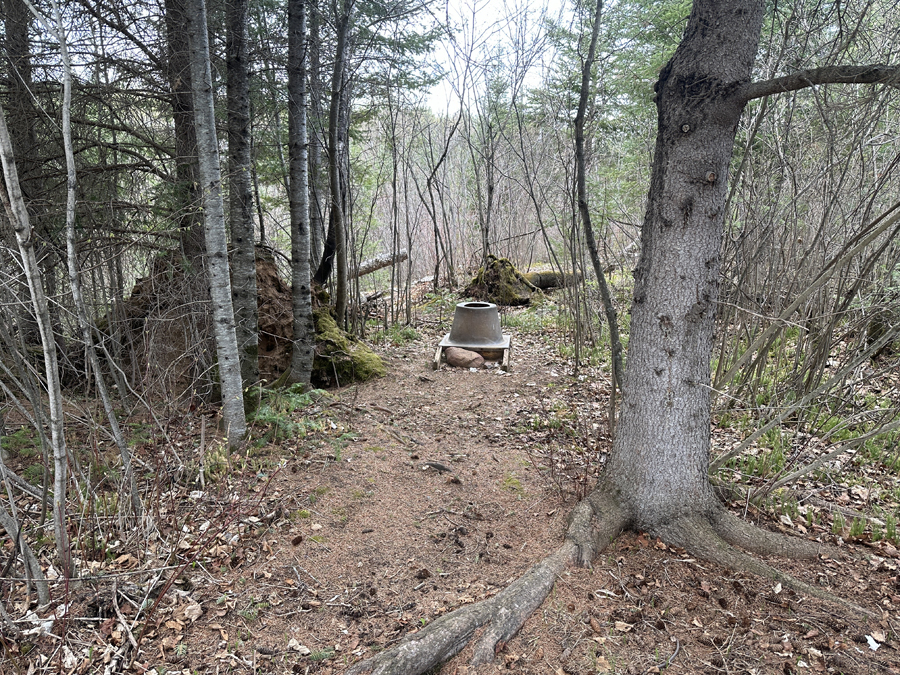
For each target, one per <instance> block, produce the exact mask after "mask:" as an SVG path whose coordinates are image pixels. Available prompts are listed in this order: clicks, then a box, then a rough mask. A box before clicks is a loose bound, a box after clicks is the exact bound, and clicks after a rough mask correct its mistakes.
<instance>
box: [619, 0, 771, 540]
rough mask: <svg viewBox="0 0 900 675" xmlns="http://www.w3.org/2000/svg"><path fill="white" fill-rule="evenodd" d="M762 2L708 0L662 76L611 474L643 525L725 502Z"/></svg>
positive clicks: (657, 526) (653, 527)
mask: <svg viewBox="0 0 900 675" xmlns="http://www.w3.org/2000/svg"><path fill="white" fill-rule="evenodd" d="M763 11H764V3H762V2H759V1H757V0H749V1H748V0H724V1H721V0H720V1H712V0H697V2H695V3H694V9H693V12H692V13H691V16H690V19H689V20H688V25H687V28H686V30H685V34H684V37H683V39H682V42H681V44H680V45H679V47H678V49H677V50H676V52H675V55H674V56H673V57H672V59H671V61H669V63H668V65H666V67H665V68H664V69H663V70H662V72H661V73H660V77H659V81H658V82H657V84H656V105H657V110H658V133H657V140H656V149H655V155H654V161H653V171H652V175H651V183H650V195H649V201H648V204H647V211H646V214H645V216H644V223H643V227H642V231H641V241H642V255H641V259H640V262H639V263H638V267H637V270H636V272H635V287H634V298H633V304H632V319H631V337H630V339H629V349H628V366H627V370H626V373H625V383H624V384H625V386H624V396H623V400H622V412H621V417H620V421H619V433H618V435H617V437H616V442H615V444H614V447H613V451H612V454H611V456H610V461H609V470H608V471H609V473H608V478H607V481H608V482H610V483H612V484H613V485H615V486H616V487H617V488H618V495H619V498H620V499H621V500H622V501H623V502H624V503H625V504H626V505H627V506H628V510H629V511H630V512H631V514H632V516H633V517H634V520H635V523H634V524H635V525H636V526H637V527H639V528H643V529H647V530H649V531H651V532H654V533H657V534H660V535H662V534H665V532H663V531H662V530H666V529H667V528H669V527H670V525H671V524H672V523H676V522H677V521H678V520H679V518H681V517H687V516H693V517H696V516H697V515H698V511H699V510H700V507H701V505H703V508H713V504H714V499H713V496H712V491H711V489H710V485H709V479H708V477H707V469H708V466H709V444H710V405H711V396H710V388H709V384H710V358H711V355H712V338H713V327H714V321H715V315H716V301H717V297H718V281H719V250H720V246H721V240H722V233H723V231H724V219H725V213H724V204H725V196H726V188H727V182H728V181H727V173H728V164H729V161H730V159H731V152H732V146H733V144H734V137H735V133H736V130H737V123H738V120H739V119H740V116H741V112H742V111H743V107H744V103H743V101H742V100H741V97H740V96H741V89H742V87H743V86H744V85H746V84H747V83H748V82H749V80H750V72H751V69H752V67H753V61H754V58H755V56H756V49H757V43H758V40H759V35H760V30H761V27H762V17H763Z"/></svg>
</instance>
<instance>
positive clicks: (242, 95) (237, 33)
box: [225, 0, 259, 389]
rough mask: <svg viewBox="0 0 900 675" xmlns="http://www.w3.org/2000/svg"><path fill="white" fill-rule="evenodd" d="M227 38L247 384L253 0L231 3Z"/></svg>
mask: <svg viewBox="0 0 900 675" xmlns="http://www.w3.org/2000/svg"><path fill="white" fill-rule="evenodd" d="M227 12H228V34H227V38H226V41H225V51H226V61H227V64H226V67H227V71H228V96H227V98H228V188H229V210H228V219H229V222H230V225H231V228H230V229H231V244H232V247H233V252H232V255H231V278H232V297H233V302H234V320H235V334H236V337H237V343H238V355H239V357H240V362H241V379H242V380H243V384H244V388H245V389H246V388H249V387H252V386H253V385H255V384H256V383H258V382H259V340H258V335H259V311H258V309H257V290H256V247H255V243H254V236H253V191H252V181H251V178H252V176H251V157H250V78H249V73H248V69H249V64H248V59H249V56H248V46H247V45H248V41H249V34H248V21H249V18H248V14H249V3H248V0H232V2H229V3H228V5H227Z"/></svg>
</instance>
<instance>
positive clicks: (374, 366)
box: [312, 307, 387, 387]
mask: <svg viewBox="0 0 900 675" xmlns="http://www.w3.org/2000/svg"><path fill="white" fill-rule="evenodd" d="M330 309H331V308H330V307H319V308H318V309H316V310H315V311H314V312H313V317H314V318H315V321H316V355H315V358H314V359H313V371H312V382H313V384H314V385H316V386H318V387H327V386H335V385H337V386H343V385H346V384H349V383H350V382H364V381H366V380H370V379H372V378H373V377H383V376H384V375H385V373H386V372H387V371H386V370H385V368H384V364H383V363H382V362H381V357H379V356H378V354H376V353H375V352H373V351H372V350H371V349H369V348H368V347H366V345H364V344H363V343H362V342H360V341H359V340H356V339H355V338H353V337H352V336H350V335H348V334H347V333H345V332H344V331H342V330H341V329H340V328H338V325H337V322H336V321H335V320H334V317H333V316H332V315H331V312H330Z"/></svg>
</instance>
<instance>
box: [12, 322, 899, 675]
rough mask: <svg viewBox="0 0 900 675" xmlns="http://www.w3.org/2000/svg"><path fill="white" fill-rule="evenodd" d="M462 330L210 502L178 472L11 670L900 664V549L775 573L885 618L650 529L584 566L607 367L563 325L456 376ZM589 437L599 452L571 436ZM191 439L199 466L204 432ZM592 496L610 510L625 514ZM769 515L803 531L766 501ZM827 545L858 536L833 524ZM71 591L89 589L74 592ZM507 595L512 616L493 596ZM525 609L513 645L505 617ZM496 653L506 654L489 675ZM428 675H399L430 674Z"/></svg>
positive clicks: (429, 344)
mask: <svg viewBox="0 0 900 675" xmlns="http://www.w3.org/2000/svg"><path fill="white" fill-rule="evenodd" d="M420 330H421V329H420ZM442 330H444V327H435V329H434V331H433V334H428V335H426V336H425V337H423V338H422V339H420V340H417V341H414V342H412V343H409V344H406V345H403V346H390V345H387V346H382V347H381V348H380V350H379V351H380V352H381V353H382V354H383V355H384V357H385V360H386V364H387V365H388V370H389V374H388V376H387V377H385V378H383V379H381V380H376V381H372V382H369V383H365V384H363V385H360V386H359V387H358V388H348V389H344V390H341V391H339V392H336V393H335V394H334V395H333V396H332V397H331V398H326V399H323V400H321V401H320V402H319V403H318V404H317V408H316V409H315V410H308V411H300V413H299V415H306V416H308V417H309V418H310V419H315V420H317V421H318V422H319V424H318V427H317V428H318V429H319V430H318V431H316V430H315V429H313V428H312V427H310V431H309V432H308V435H307V436H305V437H299V436H294V437H292V438H289V439H288V440H285V441H283V442H282V443H281V445H267V446H263V447H261V448H252V447H251V448H248V449H247V450H245V452H244V453H243V455H242V457H243V458H244V460H246V461H244V460H241V461H238V460H234V462H233V463H234V466H235V471H234V474H233V475H232V476H230V477H227V476H225V475H220V476H219V478H218V479H217V481H216V482H215V483H213V482H212V481H210V482H208V483H207V486H206V490H205V491H204V494H203V495H202V496H201V495H199V494H198V488H199V486H198V485H196V484H195V483H191V482H189V481H178V480H176V481H175V482H174V483H172V484H171V486H170V487H169V488H168V490H169V491H166V492H164V493H161V494H160V497H161V499H159V500H158V502H157V503H159V504H160V509H161V512H160V514H159V515H160V517H161V518H162V519H163V520H162V521H161V522H171V523H176V524H178V527H177V528H171V529H170V528H161V529H160V530H159V532H158V533H157V534H155V535H154V538H152V540H144V539H140V540H139V539H138V538H136V536H137V535H133V536H132V538H131V539H128V540H126V541H125V542H124V544H123V545H122V546H121V547H120V548H118V549H117V551H116V556H113V557H109V556H106V557H102V556H101V557H100V558H99V559H95V560H92V561H85V562H84V564H85V565H87V564H90V569H91V570H92V572H91V573H89V574H87V575H86V576H87V577H88V578H87V580H86V581H83V582H80V583H79V584H77V585H75V586H73V587H71V589H70V591H69V595H68V600H69V601H70V602H71V610H70V613H69V615H68V619H67V620H66V624H65V632H64V638H63V641H62V644H61V643H60V640H59V637H60V636H59V635H57V637H56V638H51V637H49V636H47V637H43V638H36V637H34V636H32V637H29V638H27V639H26V640H24V641H18V642H15V641H11V642H9V644H10V645H12V647H11V649H10V650H8V651H7V652H6V653H5V654H4V656H3V660H2V661H0V672H7V671H9V672H15V670H14V663H15V664H18V665H20V666H22V668H23V672H27V671H28V668H29V667H30V666H33V667H34V672H49V669H50V667H51V666H52V665H53V663H54V661H52V660H48V661H43V660H41V657H40V655H41V654H43V655H44V656H47V657H48V658H51V659H52V658H56V657H55V656H54V655H61V656H65V657H66V658H67V659H68V661H66V663H72V664H74V666H73V667H75V668H79V669H81V668H83V670H81V671H80V672H86V673H102V672H104V668H106V667H107V666H108V665H109V664H108V663H105V662H104V658H106V656H108V657H109V658H110V659H111V660H112V661H116V663H122V662H125V663H127V662H129V661H131V660H134V662H135V664H136V665H135V668H138V667H146V668H147V669H148V670H152V669H156V672H157V673H161V672H162V669H165V670H166V671H167V672H172V671H176V670H179V671H183V670H185V669H187V670H189V671H191V672H193V671H195V670H196V671H197V672H198V673H214V672H216V669H217V668H218V669H219V672H223V671H227V670H229V669H230V670H231V671H232V672H248V673H249V672H251V670H252V669H253V668H256V669H257V670H260V669H262V670H265V671H266V672H273V673H297V672H299V673H306V672H309V673H322V674H325V673H331V674H332V675H337V674H339V673H346V672H349V671H351V669H352V668H354V667H357V666H358V664H361V663H363V662H364V659H368V658H371V657H373V656H375V657H376V658H377V657H378V656H379V655H381V654H385V653H387V652H388V650H390V649H391V648H392V647H396V646H397V645H400V644H402V642H403V641H404V640H410V641H412V642H417V640H416V637H417V636H420V637H422V638H425V639H429V638H428V636H429V635H431V634H437V633H443V634H444V635H454V636H455V637H456V643H455V644H456V645H459V646H461V647H462V651H461V652H460V653H459V654H457V655H456V656H455V657H453V658H450V659H449V661H447V662H446V663H445V664H444V665H443V666H440V667H439V669H438V671H436V672H440V673H444V674H447V675H449V674H454V673H467V674H468V675H472V674H473V673H481V672H497V668H498V666H499V667H500V668H502V669H503V670H507V671H510V672H515V673H527V674H532V673H533V674H535V675H537V674H541V675H544V674H546V673H558V672H563V673H568V674H578V675H588V674H589V673H590V674H593V673H598V672H611V673H612V672H615V673H645V672H648V671H649V672H653V671H652V669H653V668H656V667H660V666H661V665H665V664H666V663H667V662H669V661H670V660H671V666H672V672H681V673H718V672H726V671H727V672H756V673H784V672H807V670H808V671H809V672H825V671H827V669H828V668H833V669H834V671H835V672H845V673H866V672H891V669H892V668H893V669H898V668H900V657H898V654H900V653H898V651H897V650H896V646H897V637H896V635H895V633H894V627H895V625H896V622H897V619H898V612H900V609H898V608H900V583H898V569H897V563H898V561H897V558H896V555H897V553H896V551H895V550H894V549H893V548H892V547H890V546H889V545H886V544H879V545H872V546H861V545H856V546H849V547H845V549H844V550H845V551H846V552H847V553H851V554H853V555H848V556H839V557H836V558H834V559H821V560H818V561H815V562H814V563H812V564H810V563H809V562H807V563H796V562H792V561H790V560H782V559H779V560H777V561H769V562H771V563H772V564H774V566H776V567H778V568H780V569H784V570H786V571H788V572H790V573H791V574H793V575H794V576H796V577H797V578H799V579H802V580H803V581H805V582H806V583H809V584H811V585H812V586H814V587H816V588H821V589H827V590H830V591H831V592H833V593H834V594H835V595H837V596H840V597H843V598H847V599H851V600H853V601H854V602H856V603H857V604H859V605H862V606H863V607H865V608H866V609H869V610H872V611H876V612H878V613H879V615H878V617H877V618H876V619H874V620H863V619H861V618H859V617H857V616H856V615H854V614H853V613H851V612H846V611H844V610H842V609H840V608H839V607H836V606H835V605H833V604H831V603H828V602H824V601H822V600H820V599H817V598H815V597H814V596H810V595H808V594H807V593H805V592H802V591H797V590H795V589H792V588H791V587H790V586H789V585H788V584H786V583H784V582H778V581H770V580H767V579H765V578H763V577H760V576H757V575H755V574H748V573H740V572H735V571H734V570H733V569H729V568H728V567H725V566H720V565H715V564H710V563H707V562H705V561H703V560H702V559H700V557H699V556H696V555H692V554H691V553H689V552H688V551H687V550H686V549H683V548H678V547H673V546H669V545H666V544H664V543H662V542H661V541H659V540H658V539H656V538H654V537H651V536H649V535H646V534H642V533H627V532H626V533H623V534H622V535H620V536H619V537H618V538H616V539H615V540H614V541H613V542H612V543H611V544H610V545H609V546H608V547H607V548H606V549H605V550H604V551H603V552H602V553H600V554H599V555H598V556H596V557H593V556H591V555H588V556H587V557H588V558H590V557H593V568H592V569H587V568H582V567H578V566H576V565H573V564H571V563H572V560H573V559H574V558H577V556H578V554H579V551H578V550H577V549H576V548H575V546H574V544H567V543H565V542H564V535H565V533H566V532H567V531H568V530H569V528H570V527H571V525H570V523H569V521H568V515H569V513H570V512H571V510H572V508H573V507H574V506H575V504H576V503H577V498H578V496H580V494H583V490H584V488H585V487H586V485H589V484H592V483H593V481H595V480H596V478H597V476H596V475H594V473H593V471H594V468H595V467H597V466H599V465H600V462H601V461H602V459H603V457H604V451H605V449H606V445H607V441H606V440H605V439H604V438H603V437H602V428H603V426H602V425H603V420H604V415H605V410H606V401H605V400H604V396H605V391H604V388H603V385H602V378H601V377H600V375H599V374H596V373H590V372H588V373H586V374H587V375H589V377H587V378H585V379H583V380H578V379H576V378H571V377H570V376H569V375H568V374H567V373H568V372H570V370H569V366H568V365H567V364H565V363H564V362H562V361H559V360H557V359H556V358H555V357H554V356H553V354H554V350H553V344H552V340H553V336H552V335H550V336H549V339H550V341H549V342H548V341H547V340H548V338H547V337H546V336H540V337H539V336H536V335H529V334H517V333H514V334H513V340H514V344H515V345H516V351H515V354H516V364H515V365H516V368H515V370H514V371H513V372H511V373H509V374H502V373H499V372H497V371H490V370H483V371H480V372H476V373H472V372H469V371H463V370H457V369H451V368H444V369H442V370H440V371H437V372H433V371H431V370H429V369H428V366H427V360H428V357H429V355H430V352H431V351H432V350H433V345H434V344H436V341H437V340H439V339H440V337H441V335H442V334H443V333H442V332H441V331H442ZM576 413H577V414H576ZM183 424H184V425H187V424H192V422H191V421H190V420H185V422H184V423H183ZM567 425H568V426H567ZM594 425H597V428H596V429H595V428H594ZM588 430H590V431H588ZM582 431H583V432H584V438H579V442H578V446H579V448H580V450H579V452H576V451H575V450H573V448H572V446H573V443H572V442H571V439H572V438H573V436H575V437H577V436H578V434H580V433H582ZM172 433H173V436H172V439H173V441H175V442H176V443H178V444H179V448H180V452H181V453H182V456H183V458H184V459H185V460H186V461H187V462H190V461H191V460H192V457H191V456H190V454H189V453H190V448H191V447H192V446H191V443H190V440H191V439H192V438H194V439H195V438H196V434H197V428H196V426H195V427H192V428H188V427H187V426H184V428H183V429H182V428H180V427H179V428H177V429H172ZM566 439H569V440H568V441H566ZM145 459H146V458H145ZM193 459H194V460H196V458H193ZM282 465H283V467H282V468H280V469H279V467H280V466H282ZM234 495H240V499H239V500H238V501H237V502H234V501H233V496H234ZM583 504H584V505H583V506H582V507H581V509H582V512H583V513H585V511H587V512H589V513H590V514H591V515H593V512H594V511H595V510H597V511H602V509H604V508H608V506H607V505H605V504H604V502H603V501H602V500H601V501H599V502H597V503H596V504H591V503H590V502H583ZM235 505H237V506H235ZM595 507H596V508H595ZM744 507H745V505H744V504H743V503H741V504H740V505H737V508H738V509H739V510H740V511H741V512H742V511H743V509H744ZM613 511H614V509H613ZM614 518H615V516H614V514H613V519H611V520H609V521H608V522H611V523H614V522H615V519H614ZM749 520H750V521H752V522H753V524H756V525H761V526H762V527H764V528H775V527H776V526H780V524H779V523H778V520H777V519H776V518H771V517H769V516H767V515H764V514H759V513H757V512H756V511H754V510H753V508H752V506H751V507H750V509H749ZM574 522H576V523H581V524H582V525H585V526H586V529H584V530H583V531H582V533H581V534H577V535H576V539H581V540H584V539H585V535H586V534H588V533H590V536H596V535H597V533H596V532H594V531H593V530H592V527H593V526H588V525H587V520H586V519H582V520H580V521H579V520H575V521H574ZM596 522H597V521H594V524H596ZM176 533H177V534H178V536H177V537H176V536H175V534H176ZM614 533H615V531H614V529H611V530H610V531H608V532H607V533H606V534H605V536H601V538H605V539H610V538H612V536H613V534H614ZM600 534H601V535H603V533H600ZM809 535H810V536H811V537H814V538H820V539H822V540H823V541H824V542H826V543H833V542H834V537H833V536H832V535H831V533H830V527H829V528H828V529H824V528H819V529H816V528H815V526H812V527H811V528H810V532H809ZM142 536H143V535H142ZM588 538H589V537H588ZM138 545H140V548H138ZM584 552H586V551H584ZM548 555H549V556H550V557H549V558H548ZM541 561H544V562H543V563H542V565H543V566H542V567H538V568H534V565H535V564H536V563H541ZM172 564H177V565H179V567H175V568H167V565H172ZM116 574H118V575H122V576H118V577H117V576H115V575H116ZM157 577H159V578H160V582H158V583H157V585H156V590H155V591H154V593H158V592H159V589H160V588H161V587H162V586H163V584H164V583H165V582H166V581H167V580H168V579H169V578H170V577H171V578H172V579H173V583H172V584H171V585H169V586H168V588H167V590H166V592H165V593H164V594H163V595H162V596H161V599H160V600H159V602H158V603H156V605H155V606H154V609H153V611H152V614H151V615H150V616H149V618H147V617H146V616H144V615H140V616H136V607H137V606H140V604H141V602H142V600H143V597H144V594H145V593H146V592H148V589H149V587H150V586H151V585H153V584H152V581H153V580H154V579H156V578H157ZM113 579H115V580H116V583H115V584H114V583H113V581H112V580H113ZM548 591H549V595H547V597H546V598H544V595H545V594H547V593H548ZM18 593H23V592H22V591H20V590H14V591H13V595H14V596H15V597H13V598H11V599H12V602H8V603H7V606H8V607H9V608H10V609H13V610H15V607H16V604H15V603H16V602H18V601H19V600H21V599H22V598H24V594H23V595H22V596H21V597H19V595H17V594H18ZM54 597H55V598H56V599H57V600H60V601H62V600H63V599H65V598H66V597H67V596H65V589H64V586H63V584H62V583H60V582H57V583H56V586H55V588H54ZM510 597H519V598H520V599H521V601H520V602H519V603H518V604H513V603H511V602H507V600H508V598H510ZM116 599H117V602H114V600H116ZM484 600H487V601H488V603H492V604H488V605H483V606H478V605H477V603H478V602H479V601H484ZM116 605H118V612H119V613H121V617H122V619H124V621H120V619H119V616H118V614H117V607H116ZM459 608H463V609H464V610H465V609H466V608H472V609H471V610H469V611H470V614H469V616H468V617H466V621H467V622H468V624H467V625H462V623H457V618H449V617H450V615H451V612H452V611H453V610H456V609H459ZM14 618H19V617H14ZM487 619H490V620H491V623H490V625H488V623H487ZM522 619H525V622H524V625H523V626H522V628H521V630H519V632H518V633H517V634H515V635H514V636H511V637H510V635H509V634H507V633H506V632H505V631H504V627H506V626H516V625H518V623H520V622H521V620H522ZM449 624H455V625H453V626H450V625H449ZM479 624H484V625H482V626H481V627H480V628H477V627H476V625H479ZM28 625H29V626H30V625H31V624H28ZM123 626H125V627H127V628H128V629H129V630H131V631H132V635H133V637H134V639H135V640H136V641H141V645H140V650H139V651H135V650H134V649H133V648H132V647H131V646H130V638H129V635H128V632H127V631H125V630H123ZM432 626H434V627H435V628H440V629H441V630H440V631H437V630H435V628H431V629H430V630H429V628H430V627H432ZM469 635H471V636H472V637H473V638H474V639H472V640H471V641H470V642H468V643H466V638H467V637H468V636H469ZM867 636H868V637H867ZM870 638H871V639H872V640H874V641H875V642H876V643H877V644H880V645H881V646H880V647H879V649H878V650H877V651H872V649H871V648H870V642H869V639H870ZM418 642H421V640H418ZM26 643H28V644H31V645H33V647H32V651H30V652H28V653H27V654H25V653H23V652H24V649H23V648H22V647H21V646H20V645H25V644H26ZM85 645H90V649H89V648H88V647H86V646H85ZM62 646H65V647H67V648H68V649H69V653H66V652H65V651H64V650H61V647H62ZM17 650H18V651H17ZM120 653H121V656H122V658H119V656H118V655H119V654H120ZM67 654H70V655H67ZM104 655H106V656H104ZM123 658H124V661H123V660H122V659H123ZM473 658H475V659H480V660H482V661H483V660H485V659H490V660H491V662H490V663H489V664H484V665H480V666H477V667H476V666H472V665H471V662H472V660H473ZM800 662H803V663H805V664H806V665H808V666H809V668H808V669H807V668H806V667H804V666H800V665H799V664H800ZM394 663H395V664H396V663H397V662H394ZM404 668H405V666H400V665H392V666H390V667H389V668H388V670H386V671H384V672H392V673H401V672H413V670H414V669H407V670H404Z"/></svg>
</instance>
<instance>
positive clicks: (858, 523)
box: [850, 518, 866, 537]
mask: <svg viewBox="0 0 900 675" xmlns="http://www.w3.org/2000/svg"><path fill="white" fill-rule="evenodd" d="M865 531H866V520H865V518H854V519H853V522H852V523H850V536H851V537H861V536H862V535H863V533H864V532H865Z"/></svg>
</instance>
